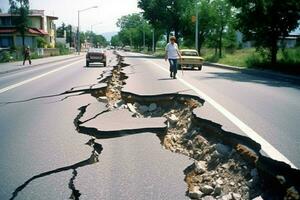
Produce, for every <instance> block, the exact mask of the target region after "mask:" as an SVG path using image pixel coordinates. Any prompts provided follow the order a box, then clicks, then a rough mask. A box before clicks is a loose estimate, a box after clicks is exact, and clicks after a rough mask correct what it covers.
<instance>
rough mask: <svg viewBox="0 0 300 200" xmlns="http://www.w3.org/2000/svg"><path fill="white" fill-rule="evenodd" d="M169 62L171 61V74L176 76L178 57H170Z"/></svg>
mask: <svg viewBox="0 0 300 200" xmlns="http://www.w3.org/2000/svg"><path fill="white" fill-rule="evenodd" d="M169 63H170V72H171V76H173V78H175V77H176V74H177V59H169Z"/></svg>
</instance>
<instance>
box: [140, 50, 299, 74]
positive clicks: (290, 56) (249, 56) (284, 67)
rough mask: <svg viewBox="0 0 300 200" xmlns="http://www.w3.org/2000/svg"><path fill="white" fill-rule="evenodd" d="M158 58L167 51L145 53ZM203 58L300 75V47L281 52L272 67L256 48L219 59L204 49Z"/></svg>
mask: <svg viewBox="0 0 300 200" xmlns="http://www.w3.org/2000/svg"><path fill="white" fill-rule="evenodd" d="M145 53H147V54H151V55H154V56H156V57H160V58H163V57H164V55H165V51H164V49H163V48H158V49H157V50H156V52H155V53H154V54H153V53H152V52H145ZM201 56H202V57H204V59H205V61H207V62H213V63H220V64H225V65H231V66H236V67H240V68H262V69H271V70H275V71H280V72H283V73H288V74H293V75H300V47H296V48H289V49H285V50H284V51H282V50H279V51H278V54H277V60H278V63H277V64H276V65H271V64H270V63H268V61H267V60H266V58H265V57H263V56H262V55H261V54H260V53H258V52H257V51H256V50H255V48H247V49H237V50H235V51H234V52H226V51H225V50H223V56H222V57H221V58H219V57H218V56H215V51H214V49H211V48H204V49H202V50H201Z"/></svg>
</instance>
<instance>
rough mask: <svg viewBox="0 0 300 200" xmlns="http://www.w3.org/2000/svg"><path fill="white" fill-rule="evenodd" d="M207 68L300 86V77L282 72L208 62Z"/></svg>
mask: <svg viewBox="0 0 300 200" xmlns="http://www.w3.org/2000/svg"><path fill="white" fill-rule="evenodd" d="M204 64H205V65H206V66H212V67H218V68H222V69H228V70H234V71H238V72H241V73H245V74H249V75H252V76H260V77H264V78H270V79H276V80H279V81H284V82H289V83H293V84H297V85H300V77H299V76H293V75H287V74H283V73H280V72H275V71H271V70H264V69H249V68H241V67H236V66H230V65H225V64H220V63H210V62H206V63H204Z"/></svg>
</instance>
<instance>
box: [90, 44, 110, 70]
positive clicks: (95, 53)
mask: <svg viewBox="0 0 300 200" xmlns="http://www.w3.org/2000/svg"><path fill="white" fill-rule="evenodd" d="M95 62H100V63H103V65H104V67H106V55H105V52H104V51H103V50H102V49H99V48H90V49H89V50H88V52H87V54H86V66H87V67H89V66H90V63H95Z"/></svg>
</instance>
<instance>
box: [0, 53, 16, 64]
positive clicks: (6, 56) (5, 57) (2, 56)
mask: <svg viewBox="0 0 300 200" xmlns="http://www.w3.org/2000/svg"><path fill="white" fill-rule="evenodd" d="M11 60H13V57H12V55H11V54H10V52H9V51H2V52H1V53H0V62H9V61H11Z"/></svg>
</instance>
